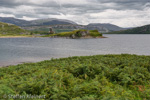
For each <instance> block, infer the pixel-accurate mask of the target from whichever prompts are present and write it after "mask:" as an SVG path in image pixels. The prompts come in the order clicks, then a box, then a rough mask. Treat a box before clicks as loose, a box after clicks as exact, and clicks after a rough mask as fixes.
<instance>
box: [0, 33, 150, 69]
mask: <svg viewBox="0 0 150 100" xmlns="http://www.w3.org/2000/svg"><path fill="white" fill-rule="evenodd" d="M104 36H106V37H108V38H102V39H61V38H0V66H7V65H11V64H13V65H14V64H19V63H23V62H37V61H42V60H48V59H51V58H60V57H69V56H84V55H96V54H121V53H128V54H137V55H150V35H115V34H113V35H104Z"/></svg>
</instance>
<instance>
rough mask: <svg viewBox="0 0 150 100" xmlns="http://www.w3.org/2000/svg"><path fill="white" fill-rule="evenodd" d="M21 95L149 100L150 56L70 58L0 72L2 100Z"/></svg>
mask: <svg viewBox="0 0 150 100" xmlns="http://www.w3.org/2000/svg"><path fill="white" fill-rule="evenodd" d="M18 94H19V95H21V96H27V95H38V96H39V95H45V99H44V98H43V99H40V100H150V56H137V55H128V54H122V55H95V56H85V57H69V58H61V59H52V60H49V61H48V60H47V61H43V62H38V63H26V64H21V65H17V66H9V67H4V68H0V99H2V100H3V99H4V100H14V99H10V98H9V95H18ZM15 100H16V99H15ZM17 100H21V99H17ZM24 100H27V99H24ZM34 100H39V99H34Z"/></svg>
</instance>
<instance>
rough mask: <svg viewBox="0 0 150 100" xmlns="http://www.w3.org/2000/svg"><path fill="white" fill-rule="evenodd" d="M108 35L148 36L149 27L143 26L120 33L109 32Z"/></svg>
mask: <svg viewBox="0 0 150 100" xmlns="http://www.w3.org/2000/svg"><path fill="white" fill-rule="evenodd" d="M109 34H150V25H144V26H141V27H136V28H132V29H127V30H121V31H113V32H109Z"/></svg>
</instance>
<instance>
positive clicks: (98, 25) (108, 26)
mask: <svg viewBox="0 0 150 100" xmlns="http://www.w3.org/2000/svg"><path fill="white" fill-rule="evenodd" d="M88 26H93V27H94V26H97V27H105V28H107V29H108V30H109V31H120V30H124V28H121V27H119V26H117V25H113V24H109V23H91V24H88Z"/></svg>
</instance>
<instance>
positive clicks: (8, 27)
mask: <svg viewBox="0 0 150 100" xmlns="http://www.w3.org/2000/svg"><path fill="white" fill-rule="evenodd" d="M25 34H28V31H26V30H24V29H21V28H20V27H18V26H16V25H13V24H8V23H2V22H0V35H1V36H2V35H3V36H6V35H12V36H13V35H25Z"/></svg>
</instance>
